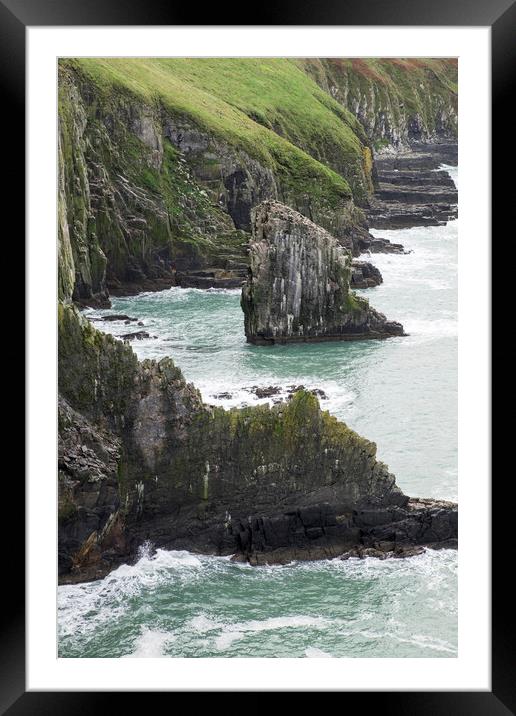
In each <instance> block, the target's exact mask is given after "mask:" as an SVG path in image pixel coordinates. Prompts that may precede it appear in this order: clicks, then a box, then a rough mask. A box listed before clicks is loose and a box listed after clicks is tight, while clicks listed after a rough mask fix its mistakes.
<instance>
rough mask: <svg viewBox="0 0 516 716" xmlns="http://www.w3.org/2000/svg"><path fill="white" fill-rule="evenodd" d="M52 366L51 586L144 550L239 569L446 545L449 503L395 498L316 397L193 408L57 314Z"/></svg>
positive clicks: (167, 379)
mask: <svg viewBox="0 0 516 716" xmlns="http://www.w3.org/2000/svg"><path fill="white" fill-rule="evenodd" d="M59 357H60V366H59V386H60V401H59V581H60V583H71V582H80V581H87V580H92V579H99V578H101V577H103V576H105V575H106V574H107V573H109V571H111V570H112V569H114V568H116V567H117V566H119V565H120V564H123V563H127V562H132V561H134V560H136V559H137V558H138V554H139V548H140V547H141V546H142V545H143V544H144V543H148V542H150V543H152V545H154V547H155V548H165V549H186V550H189V551H192V552H197V553H201V554H214V555H234V558H235V559H245V560H247V561H249V562H250V563H252V564H262V563H265V562H267V563H274V564H281V563H284V562H285V561H290V560H292V559H322V558H326V557H333V556H339V555H344V556H345V555H346V554H348V555H349V554H352V555H355V554H356V556H361V555H362V556H363V555H366V556H379V557H382V558H383V557H384V556H386V557H400V556H410V555H411V554H414V552H413V551H412V550H413V548H415V547H433V548H434V547H439V546H446V547H450V546H453V545H454V540H456V538H457V506H456V505H454V504H452V503H446V502H437V501H433V500H430V501H425V500H411V499H410V498H409V497H407V496H406V495H404V494H403V493H402V491H401V490H400V489H399V488H398V487H397V485H396V481H395V478H394V476H393V475H392V474H391V473H389V471H388V468H387V467H386V466H385V465H384V464H383V463H381V462H379V461H378V460H377V459H376V446H375V445H374V443H371V442H370V441H368V440H366V439H364V438H362V437H360V436H359V435H357V434H356V433H354V432H353V431H352V430H350V429H349V428H348V427H347V426H346V425H345V424H344V423H341V422H339V421H338V420H337V419H336V418H334V417H332V416H331V415H330V414H329V413H327V412H325V411H322V410H321V409H320V406H319V400H318V398H319V397H321V398H323V397H324V396H323V395H319V394H318V392H317V391H316V390H313V391H311V392H308V391H306V390H304V389H303V386H292V392H291V395H290V399H288V400H287V401H281V402H278V403H277V404H275V405H273V406H272V407H271V406H269V405H258V406H255V407H249V408H242V409H232V410H224V409H222V408H217V407H214V406H210V405H206V404H204V403H203V402H202V400H201V396H200V394H199V392H198V391H197V390H196V389H195V388H194V386H193V385H191V384H187V383H186V382H185V380H184V378H183V376H182V374H181V372H180V371H179V370H178V368H177V367H176V366H175V365H174V364H173V362H172V361H171V360H170V359H169V358H165V359H162V360H161V361H160V362H159V363H157V362H155V361H150V360H145V361H143V362H139V361H138V360H137V358H136V356H135V354H134V353H133V351H132V349H131V347H130V346H129V345H128V344H126V343H123V342H122V341H119V340H117V339H115V338H113V337H111V336H109V335H105V334H102V333H100V332H98V331H97V330H96V329H95V328H94V327H93V326H92V324H90V323H89V322H88V321H87V320H86V319H85V318H84V317H82V316H81V315H80V313H79V312H78V311H77V310H76V309H75V308H74V307H73V306H71V305H69V306H67V305H61V306H60V317H59ZM254 388H255V391H254V392H256V393H257V389H256V388H257V387H256V386H255V387H254ZM271 388H272V389H273V388H274V386H271ZM250 390H251V391H252V390H253V387H251V388H250ZM266 392H268V393H269V392H270V393H273V392H274V390H272V391H266ZM364 550H369V551H368V552H364ZM375 551H376V552H375Z"/></svg>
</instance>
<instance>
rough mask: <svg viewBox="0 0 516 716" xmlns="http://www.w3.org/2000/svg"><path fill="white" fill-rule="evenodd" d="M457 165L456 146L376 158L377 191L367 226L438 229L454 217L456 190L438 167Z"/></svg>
mask: <svg viewBox="0 0 516 716" xmlns="http://www.w3.org/2000/svg"><path fill="white" fill-rule="evenodd" d="M443 163H446V164H450V165H456V164H457V144H437V145H430V146H426V145H419V146H417V147H414V148H413V149H412V151H405V152H400V153H396V154H383V155H379V156H378V157H376V161H375V166H376V170H377V179H378V184H377V190H376V192H375V194H374V197H373V198H372V199H371V200H370V205H369V208H368V210H367V216H368V220H369V223H370V225H371V227H373V228H377V229H405V228H410V227H412V226H439V225H442V224H446V222H448V221H450V220H453V219H456V218H457V202H458V194H457V188H456V187H455V184H454V182H453V180H452V179H451V177H450V175H449V174H448V172H445V171H439V170H438V167H439V166H441V164H443Z"/></svg>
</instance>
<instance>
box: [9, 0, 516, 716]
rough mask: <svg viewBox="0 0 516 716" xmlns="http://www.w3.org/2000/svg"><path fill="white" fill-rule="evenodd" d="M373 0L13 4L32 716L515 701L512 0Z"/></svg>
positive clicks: (430, 708) (15, 693)
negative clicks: (497, 449)
mask: <svg viewBox="0 0 516 716" xmlns="http://www.w3.org/2000/svg"><path fill="white" fill-rule="evenodd" d="M364 7H365V6H361V8H353V9H350V8H345V9H344V8H340V9H338V10H337V9H336V8H333V7H331V6H329V5H326V4H324V3H323V4H322V5H321V6H320V7H319V8H318V9H317V10H316V9H315V8H303V9H302V10H301V9H299V10H296V11H295V12H289V13H287V14H285V13H284V12H283V11H282V10H281V9H278V10H275V11H274V16H273V17H269V16H267V18H263V19H266V20H267V24H265V25H262V24H261V22H262V18H257V19H256V24H254V25H243V26H234V25H222V24H220V25H219V24H211V19H210V17H209V15H207V16H206V22H207V23H208V24H206V25H202V26H201V25H193V26H192V25H188V24H187V22H188V18H186V16H185V17H183V15H182V14H181V13H182V12H183V11H181V13H180V12H179V11H178V12H177V13H176V12H172V13H171V14H170V16H169V17H163V16H162V15H160V13H159V12H158V8H157V6H156V7H154V5H152V4H146V5H145V6H143V4H140V3H138V2H134V3H129V4H128V7H126V8H124V11H123V12H122V11H121V10H120V9H119V8H117V7H114V6H110V5H109V4H108V5H102V7H100V5H99V7H95V6H93V5H92V6H88V7H81V8H80V9H79V8H78V7H77V8H74V7H71V6H69V5H67V4H66V3H57V4H56V3H49V4H48V5H47V4H46V3H38V4H36V3H23V2H19V3H16V2H14V1H13V2H3V4H2V5H1V6H0V9H1V11H2V33H3V35H5V41H3V42H2V52H3V53H4V55H5V60H4V62H3V63H2V73H3V74H4V75H5V79H4V86H5V88H6V98H7V102H8V106H9V107H10V108H12V112H13V114H12V117H13V120H10V125H11V129H10V130H9V131H10V135H11V133H12V132H15V133H16V132H18V134H19V141H18V142H14V141H13V142H9V144H10V145H12V146H11V147H10V148H12V149H14V150H15V151H14V154H15V157H14V158H13V159H12V160H11V162H10V165H9V166H14V167H15V168H16V170H17V171H18V172H19V173H20V174H21V173H22V169H21V165H22V163H23V162H22V161H21V160H20V156H21V155H20V147H22V146H26V148H27V152H26V160H27V165H26V166H27V174H26V186H27V196H26V207H25V212H26V213H25V216H26V228H27V243H26V247H27V251H26V261H27V264H26V265H27V274H26V283H27V329H28V330H27V339H28V342H27V397H28V402H27V405H28V413H27V482H26V505H27V511H26V536H27V565H26V577H27V584H26V620H25V619H24V617H23V614H22V611H23V610H22V609H21V607H20V604H21V603H22V600H21V597H20V596H19V594H16V587H13V590H12V595H13V597H14V596H15V595H16V598H17V600H18V602H17V603H15V604H14V605H13V606H12V607H10V609H9V610H8V612H7V613H8V614H9V623H8V624H7V626H6V627H5V638H4V640H3V647H4V649H5V651H6V654H7V653H8V654H9V657H7V656H6V657H5V659H6V663H8V664H9V666H10V669H7V671H6V680H5V686H3V687H2V698H3V700H4V706H3V708H4V710H7V712H8V713H12V714H16V713H20V714H21V713H24V712H32V711H34V712H37V711H38V710H41V708H45V709H48V710H49V713H50V712H52V713H61V712H62V713H65V712H68V711H70V710H72V709H77V708H79V707H78V706H77V703H78V699H79V698H80V702H81V704H84V706H81V708H84V707H87V708H88V709H93V708H99V706H100V707H102V695H101V694H99V693H96V692H103V691H120V692H124V691H194V692H195V691H199V692H201V691H255V690H259V691H346V692H349V693H348V694H347V695H348V696H351V695H353V696H355V695H356V696H357V697H358V698H361V699H363V698H364V696H366V697H367V698H368V699H370V703H371V705H373V702H378V700H379V699H380V698H381V699H382V702H381V703H382V708H383V709H385V708H387V710H388V711H390V712H393V713H394V712H395V711H396V712H399V711H400V709H405V710H407V712H414V713H422V714H424V713H429V714H430V713H432V714H433V713H441V712H442V713H446V712H453V713H464V714H466V713H468V714H471V713H486V712H488V713H493V714H497V713H500V714H503V713H510V712H511V709H512V710H514V708H515V696H514V687H513V683H512V681H513V680H512V677H511V672H512V667H511V664H513V662H514V660H513V659H512V657H511V653H512V648H513V645H512V644H511V643H510V641H509V640H508V638H507V636H505V635H506V633H507V632H508V630H507V628H506V627H507V625H508V624H509V623H510V613H509V612H510V609H509V608H508V604H507V593H506V590H504V589H500V588H499V585H500V584H502V582H501V580H502V579H503V577H502V574H503V569H504V567H503V561H504V555H505V556H507V547H506V544H507V542H506V541H504V540H503V538H502V537H501V536H500V535H499V534H498V528H497V532H496V533H493V538H492V540H491V531H490V525H491V523H492V521H493V522H494V519H495V515H496V520H497V523H496V524H497V525H498V524H505V523H507V522H508V520H507V516H506V515H505V516H504V513H505V512H506V511H507V509H508V507H507V505H508V504H510V502H509V500H508V499H507V493H506V490H507V487H508V486H507V485H505V484H503V486H502V485H501V484H500V483H499V482H498V483H497V480H496V479H495V480H494V481H493V487H494V489H492V487H491V466H490V463H491V449H492V448H491V445H490V411H491V388H490V335H491V283H490V282H491V278H490V262H491V233H490V232H491V229H490V225H491V206H490V196H491V195H490V182H491V176H490V172H491V155H490V146H491V145H490V132H491V127H492V128H493V129H494V132H493V136H495V137H497V136H500V137H501V136H502V135H503V131H502V130H501V118H502V117H507V110H504V102H505V101H506V99H507V93H508V86H509V80H510V75H511V72H510V68H511V67H513V66H514V64H513V62H514V43H513V42H512V37H511V30H510V28H511V19H514V17H513V16H514V6H510V4H509V3H506V5H505V6H504V7H502V6H500V7H499V8H498V7H495V6H491V7H490V8H489V9H487V8H482V7H475V6H474V5H473V4H471V5H470V7H461V8H460V10H459V8H457V7H456V6H446V5H445V4H444V3H443V4H442V5H441V6H439V5H437V6H435V5H434V6H433V7H432V8H431V9H429V8H426V7H425V8H423V7H422V6H418V5H417V4H416V5H413V6H411V8H410V9H409V10H407V9H402V7H401V4H400V5H399V6H398V5H397V4H396V3H391V4H390V7H389V17H387V16H386V14H385V13H386V8H384V7H382V8H376V7H375V8H368V12H367V22H366V23H365V22H364V20H365V17H364V16H363V14H364V12H365V9H363V8H364ZM403 13H405V14H403ZM215 22H217V20H215ZM385 23H388V24H385ZM264 48H266V49H264ZM24 93H25V94H24ZM491 96H492V98H493V108H494V114H493V118H492V120H491ZM24 107H25V109H24ZM16 112H18V114H16ZM24 112H26V114H25V115H24ZM10 116H11V115H10ZM24 116H25V118H26V145H25V139H24V137H22V136H21V135H22V129H21V127H22V126H23V124H24V120H23V117H24ZM15 117H16V119H14V118H15ZM497 129H498V133H497ZM10 135H9V136H10ZM497 162H499V160H496V158H495V155H493V167H494V168H495V172H494V174H493V176H495V177H496V174H497V172H496V169H497ZM499 183H500V182H499ZM20 186H21V184H20V183H19V182H16V183H15V182H12V183H11V187H12V195H13V197H12V201H13V202H14V201H16V199H18V202H19V203H20V202H21V198H20V196H21V195H20V190H19V187H20ZM497 189H499V191H498V190H497V191H496V193H494V194H493V202H494V204H495V205H496V202H498V205H500V202H501V199H500V198H499V197H500V196H504V192H507V191H508V188H507V186H506V185H503V186H500V187H497ZM8 206H10V201H9V203H8ZM21 211H22V209H21V208H20V212H19V213H18V215H20V213H21ZM498 213H500V212H498ZM496 215H497V212H496V211H494V212H493V217H495V216H496ZM56 307H57V314H56ZM497 488H498V489H497ZM9 489H10V486H9ZM502 489H503V497H501V495H502V492H501V490H502ZM509 489H510V486H509ZM13 498H14V499H15V500H18V501H21V499H22V498H21V496H15V495H13ZM492 501H493V504H492V505H491V502H492ZM18 504H19V502H18ZM492 507H493V508H494V510H495V511H493V510H492ZM491 542H492V544H491ZM16 552H17V556H16V558H15V557H14V555H13V556H11V555H10V556H9V558H10V559H13V560H14V561H15V565H14V566H15V567H16V566H17V567H18V569H19V568H20V551H19V550H16ZM491 554H493V564H492V565H491ZM495 555H496V557H495ZM491 570H492V574H493V577H494V579H493V581H492V583H491ZM14 573H15V570H13V574H14ZM14 581H16V584H17V585H18V586H19V585H21V584H22V582H23V578H22V577H20V578H19V579H17V580H14ZM491 613H492V617H491ZM14 615H16V618H14ZM23 625H24V626H23ZM24 634H25V643H24V639H23V635H24ZM128 657H130V658H128ZM249 659H251V660H252V661H249ZM251 664H252V669H251V670H250V669H249V665H251ZM228 666H229V667H230V668H229V669H228ZM49 692H51V693H49ZM74 692H84V693H81V694H80V695H79V694H77V693H74ZM42 705H43V706H42Z"/></svg>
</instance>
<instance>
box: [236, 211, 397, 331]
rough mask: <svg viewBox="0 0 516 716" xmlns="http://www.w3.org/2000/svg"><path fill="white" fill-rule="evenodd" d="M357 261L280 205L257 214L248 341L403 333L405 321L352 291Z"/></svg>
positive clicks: (247, 297) (246, 305)
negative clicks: (353, 265)
mask: <svg viewBox="0 0 516 716" xmlns="http://www.w3.org/2000/svg"><path fill="white" fill-rule="evenodd" d="M351 273H352V269H351V257H350V254H349V252H348V251H347V250H346V249H344V248H343V247H342V246H340V245H339V243H338V242H337V240H336V239H335V238H333V236H331V235H330V234H329V233H328V232H327V231H325V230H324V229H322V228H321V227H319V226H317V225H316V224H314V223H312V222H311V221H310V220H309V219H307V218H306V217H304V216H302V215H301V214H299V213H297V212H295V211H293V210H292V209H289V208H288V207H286V206H284V205H283V204H279V203H278V202H273V201H266V202H263V203H262V204H260V205H259V206H258V207H256V208H255V209H254V210H253V236H252V240H251V266H250V268H249V274H248V278H247V283H246V285H245V286H244V287H243V288H242V299H241V305H242V309H243V311H244V315H245V321H244V324H245V334H246V337H247V340H248V342H250V343H255V344H258V345H270V344H274V343H288V342H295V341H325V340H358V339H366V338H387V337H390V336H402V335H404V333H403V327H402V326H401V324H399V323H394V322H390V321H387V319H386V317H385V316H384V315H383V314H381V313H379V312H378V311H375V310H374V309H373V308H371V307H370V306H369V302H368V301H367V300H366V299H364V298H361V297H358V296H356V295H355V294H354V293H353V292H352V291H350V280H351Z"/></svg>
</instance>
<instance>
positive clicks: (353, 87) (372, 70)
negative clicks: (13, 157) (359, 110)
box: [298, 58, 458, 130]
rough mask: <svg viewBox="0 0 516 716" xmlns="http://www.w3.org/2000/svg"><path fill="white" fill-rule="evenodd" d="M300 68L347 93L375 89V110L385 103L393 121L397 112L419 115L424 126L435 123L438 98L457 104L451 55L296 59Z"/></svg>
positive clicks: (449, 103)
mask: <svg viewBox="0 0 516 716" xmlns="http://www.w3.org/2000/svg"><path fill="white" fill-rule="evenodd" d="M298 65H299V67H300V68H302V69H303V70H305V71H306V72H308V74H310V75H311V76H312V77H313V78H314V79H315V80H316V81H317V82H318V83H319V84H321V85H322V86H324V85H325V84H327V83H328V81H330V82H331V83H333V84H335V85H336V86H337V87H339V88H340V89H341V90H345V91H346V93H347V94H348V96H349V97H354V98H356V97H358V96H360V95H362V96H367V94H368V90H369V89H370V88H371V87H374V89H375V90H376V92H377V96H378V97H379V99H380V101H379V105H377V110H379V109H384V108H385V107H388V108H389V109H390V110H391V111H392V112H393V119H394V121H396V120H399V119H400V117H401V114H402V113H403V114H405V115H409V116H410V115H415V114H419V115H420V116H422V117H423V119H424V121H425V124H426V126H427V127H428V129H429V130H432V129H433V128H434V126H435V108H436V106H437V105H438V103H439V102H442V103H444V104H448V105H449V106H451V107H453V108H454V109H455V111H456V108H457V92H458V84H457V80H458V77H457V70H458V67H457V60H455V59H453V58H412V59H409V58H407V59H405V58H399V59H398V58H389V59H387V58H386V59H382V58H369V59H362V58H360V59H358V58H356V59H306V60H298Z"/></svg>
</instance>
